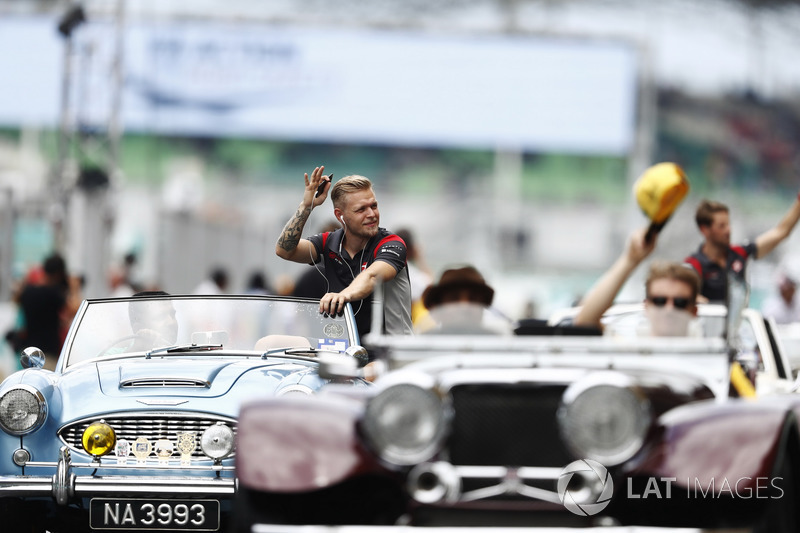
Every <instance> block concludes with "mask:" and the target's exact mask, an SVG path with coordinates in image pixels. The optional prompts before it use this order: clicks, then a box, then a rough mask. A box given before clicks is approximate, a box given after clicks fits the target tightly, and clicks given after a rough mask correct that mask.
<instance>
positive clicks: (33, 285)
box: [9, 254, 82, 370]
mask: <svg viewBox="0 0 800 533" xmlns="http://www.w3.org/2000/svg"><path fill="white" fill-rule="evenodd" d="M41 273H42V276H43V277H42V279H41V283H40V282H38V280H37V278H38V276H37V275H34V276H31V277H29V278H28V280H27V281H26V283H25V285H24V286H23V287H22V288H21V290H20V292H19V294H18V295H17V297H16V303H17V306H18V309H19V319H18V324H17V327H16V328H15V329H14V330H13V331H12V332H9V337H10V338H9V341H10V342H11V344H12V346H13V347H14V350H15V351H16V352H19V351H21V350H22V349H24V348H25V347H27V346H36V347H37V348H40V349H41V350H42V351H43V352H44V354H45V356H46V357H47V359H46V363H45V368H49V369H51V370H52V369H54V368H55V364H56V361H57V359H58V355H59V354H60V352H61V346H62V344H63V341H64V337H65V334H66V330H67V328H68V327H69V323H70V322H71V320H72V318H73V316H74V315H75V312H76V311H77V307H78V305H80V300H81V296H80V291H81V282H82V279H81V278H80V277H70V276H69V274H68V272H67V265H66V262H65V261H64V258H63V257H61V256H60V255H58V254H52V255H50V256H49V257H47V258H46V259H45V261H44V263H43V265H42V270H41Z"/></svg>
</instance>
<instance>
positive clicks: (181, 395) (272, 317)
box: [0, 295, 366, 532]
mask: <svg viewBox="0 0 800 533" xmlns="http://www.w3.org/2000/svg"><path fill="white" fill-rule="evenodd" d="M358 344H359V339H358V335H357V333H356V328H355V321H354V317H353V314H352V310H351V309H350V308H349V307H348V309H347V310H346V313H345V314H344V315H343V316H339V317H330V316H326V315H323V314H320V312H319V302H317V301H313V300H303V299H287V298H277V297H269V296H202V297H200V296H168V295H161V296H148V297H132V298H122V299H97V300H87V301H85V302H84V303H83V305H82V307H81V308H80V310H79V312H78V314H77V316H76V317H75V319H74V322H73V324H72V327H71V329H70V332H69V334H68V336H67V339H66V342H65V344H64V348H63V351H62V353H61V356H60V358H59V360H58V363H57V365H56V369H55V371H49V370H45V369H43V368H42V365H43V363H44V356H43V354H42V352H41V351H40V350H38V349H36V348H34V347H31V348H28V349H26V350H25V351H24V353H23V356H22V363H23V366H24V367H26V368H25V369H24V370H21V371H19V372H16V373H14V374H12V375H11V376H9V377H8V378H7V379H6V380H5V381H4V382H3V383H2V385H0V516H2V517H3V521H4V525H3V530H4V531H45V530H48V531H52V532H64V531H88V530H101V531H102V530H111V531H113V530H125V531H136V530H147V531H154V530H156V531H161V530H163V531H174V530H181V531H184V530H191V531H218V530H222V531H224V530H225V529H226V522H227V520H228V514H229V511H230V509H231V503H232V499H233V497H234V495H235V493H236V489H237V481H236V479H235V473H234V467H233V464H234V457H235V449H234V444H235V436H236V431H237V417H238V414H239V405H240V403H241V402H242V401H243V400H245V399H252V398H256V397H260V396H269V395H278V396H281V395H311V394H314V393H315V392H316V391H317V390H319V389H320V388H321V387H323V386H324V385H325V384H326V383H327V380H325V379H322V378H321V377H320V376H319V375H318V373H317V367H318V361H319V357H320V356H324V355H326V354H329V353H330V352H338V353H345V354H349V355H350V356H351V357H352V358H354V359H356V360H358V361H359V362H360V363H362V364H363V362H365V361H364V356H365V355H366V352H365V351H364V350H363V348H360V347H359V346H358ZM337 357H342V356H341V355H337ZM351 383H353V384H354V385H356V386H362V385H365V382H363V381H361V380H354V381H351Z"/></svg>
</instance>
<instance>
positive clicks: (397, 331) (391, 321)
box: [308, 228, 413, 336]
mask: <svg viewBox="0 0 800 533" xmlns="http://www.w3.org/2000/svg"><path fill="white" fill-rule="evenodd" d="M343 238H344V230H342V229H338V230H336V231H328V232H325V233H318V234H316V235H312V236H311V237H309V239H308V240H309V241H311V243H312V244H313V245H314V248H316V250H317V262H319V261H323V262H324V265H325V276H326V278H327V282H328V290H327V292H341V291H343V290H344V289H345V288H347V286H349V285H350V284H351V283H352V282H353V280H354V279H355V277H356V276H358V274H359V273H360V272H361V271H363V270H366V269H367V267H369V266H370V265H371V264H372V263H374V262H375V261H383V262H385V263H389V264H390V265H392V266H393V267H394V269H395V270H396V271H397V275H396V276H395V277H394V278H393V279H391V280H390V281H387V282H385V283H383V330H384V333H387V334H389V335H408V334H411V333H412V331H413V329H412V328H413V326H412V323H411V283H410V281H409V277H408V269H407V268H406V254H407V249H406V243H405V242H403V239H401V238H400V237H398V236H397V235H394V234H393V233H390V232H389V231H387V230H386V229H384V228H378V233H377V235H375V236H374V237H372V238H371V239H370V240H369V241H368V242H367V245H366V246H365V247H364V249H363V250H362V251H361V252H359V253H357V254H356V255H355V256H354V257H350V255H349V254H348V253H347V250H345V249H344V247H343V246H342V239H343ZM350 305H352V307H353V312H355V314H356V325H357V326H358V332H359V334H360V335H362V336H363V335H365V334H367V333H368V332H369V331H370V328H371V326H372V294H370V295H369V296H367V297H366V298H364V299H363V300H359V301H353V302H350Z"/></svg>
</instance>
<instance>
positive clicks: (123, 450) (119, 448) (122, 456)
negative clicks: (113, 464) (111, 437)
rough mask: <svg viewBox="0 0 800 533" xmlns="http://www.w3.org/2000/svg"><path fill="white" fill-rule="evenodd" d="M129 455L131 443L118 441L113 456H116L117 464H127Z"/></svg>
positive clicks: (123, 440) (122, 440)
mask: <svg viewBox="0 0 800 533" xmlns="http://www.w3.org/2000/svg"><path fill="white" fill-rule="evenodd" d="M130 453H131V443H130V442H128V441H127V440H125V439H119V440H118V441H117V444H116V445H115V446H114V454H116V456H117V464H118V465H124V464H126V463H127V462H128V455H129V454H130Z"/></svg>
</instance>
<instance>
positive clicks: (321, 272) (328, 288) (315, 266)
mask: <svg viewBox="0 0 800 533" xmlns="http://www.w3.org/2000/svg"><path fill="white" fill-rule="evenodd" d="M313 210H314V203H313V202H312V203H311V211H313ZM308 215H309V216H311V212H310V211H309V213H308ZM342 224H344V235H342V240H341V241H339V257H340V258H341V257H342V243H343V242H344V237H345V235H347V224H346V223H345V221H344V219H342ZM368 243H369V240H367V242H365V243H364V247H363V248H362V249H361V257H359V259H358V264H359V265H361V264H362V261H364V251H365V250H366V249H367V244H368ZM308 257H309V259H310V260H311V264H312V265H314V268H315V269H316V270H317V272H319V274H320V276H322V277H323V278H324V279H325V292H326V293H328V292H331V282H330V281H329V280H328V276H326V275H325V273H324V272H323V271H322V270H321V269H320V268H319V266H317V263H315V262H314V256H313V255H312V254H311V248H309V249H308ZM342 261H343V262H344V264H345V265H346V266H347V270H349V271H350V275H351V276H352V277H353V280H355V279H356V275H355V274H354V273H353V269H352V268H350V263H348V262H347V261H345V260H344V259H342ZM362 305H364V300H363V299H361V300H359V301H358V309H356V310H355V311H353V315H354V316H355V315H357V314H358V312H359V311H361V306H362Z"/></svg>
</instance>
